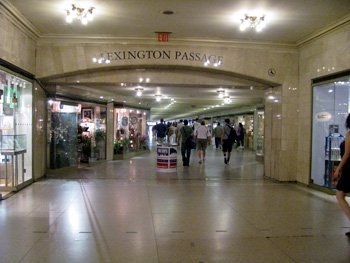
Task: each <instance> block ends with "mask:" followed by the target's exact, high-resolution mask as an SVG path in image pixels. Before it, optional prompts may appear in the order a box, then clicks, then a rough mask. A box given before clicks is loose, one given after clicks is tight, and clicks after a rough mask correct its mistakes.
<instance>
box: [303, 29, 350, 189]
mask: <svg viewBox="0 0 350 263" xmlns="http://www.w3.org/2000/svg"><path fill="white" fill-rule="evenodd" d="M299 60H300V69H301V71H300V77H299V81H300V85H299V88H300V98H299V101H300V103H299V110H300V111H299V124H300V126H299V135H300V136H299V139H298V162H297V163H298V169H297V170H298V172H297V180H298V181H299V182H302V183H305V184H308V183H309V178H310V166H311V158H310V157H311V155H310V151H311V125H312V116H311V105H312V88H311V81H312V79H314V78H317V77H321V76H326V75H329V74H332V73H336V72H340V71H344V70H348V69H350V25H349V24H348V25H344V26H342V27H340V28H338V29H337V30H334V31H332V32H329V33H327V34H326V35H324V36H322V37H319V38H317V39H315V40H312V41H310V42H308V43H306V44H304V45H302V46H301V47H300V58H299Z"/></svg>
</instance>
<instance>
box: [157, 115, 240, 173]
mask: <svg viewBox="0 0 350 263" xmlns="http://www.w3.org/2000/svg"><path fill="white" fill-rule="evenodd" d="M153 131H154V132H155V133H156V136H157V142H158V143H159V144H163V143H164V142H165V139H166V138H168V142H169V143H170V144H171V145H180V147H181V155H182V162H183V166H189V164H190V157H191V150H192V149H196V150H197V155H198V162H199V163H200V164H202V163H203V162H205V155H206V148H207V146H208V144H210V143H211V138H212V136H213V137H215V146H216V148H217V149H218V148H219V146H221V147H222V151H223V154H224V163H225V164H228V163H229V162H230V157H231V152H232V148H233V145H234V143H237V145H238V147H241V148H242V147H243V145H244V144H243V141H244V129H243V125H242V123H239V125H238V128H237V130H236V129H235V128H234V127H233V126H231V124H230V119H225V123H224V125H223V126H221V125H220V123H218V125H217V126H216V127H215V129H214V130H213V133H211V131H210V130H209V128H208V127H207V126H206V125H205V121H204V120H202V121H199V120H198V119H196V120H195V121H194V123H193V126H191V127H190V126H189V122H188V120H180V122H179V123H171V124H170V125H169V124H168V125H167V124H165V122H164V120H163V119H161V120H160V123H158V124H157V125H155V127H154V128H153Z"/></svg>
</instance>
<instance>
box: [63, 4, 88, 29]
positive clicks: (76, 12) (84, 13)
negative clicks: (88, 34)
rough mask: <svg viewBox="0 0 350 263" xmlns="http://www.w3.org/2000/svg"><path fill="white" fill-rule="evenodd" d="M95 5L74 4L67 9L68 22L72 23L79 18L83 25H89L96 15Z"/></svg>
mask: <svg viewBox="0 0 350 263" xmlns="http://www.w3.org/2000/svg"><path fill="white" fill-rule="evenodd" d="M94 10H95V7H93V6H90V7H82V6H79V5H77V4H72V5H71V6H70V7H69V8H67V9H66V10H65V11H66V22H67V23H69V24H70V23H72V22H73V21H74V20H79V21H80V22H81V24H82V25H87V24H88V22H89V21H92V20H93V18H94V16H95V11H94Z"/></svg>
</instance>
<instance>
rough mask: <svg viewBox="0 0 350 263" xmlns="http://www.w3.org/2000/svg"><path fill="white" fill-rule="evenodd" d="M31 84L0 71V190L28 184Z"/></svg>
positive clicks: (29, 175)
mask: <svg viewBox="0 0 350 263" xmlns="http://www.w3.org/2000/svg"><path fill="white" fill-rule="evenodd" d="M32 92H33V84H32V82H31V81H29V80H27V79H25V78H24V77H21V76H19V75H15V74H11V73H10V72H7V71H5V70H1V69H0V191H16V190H19V189H20V188H22V187H24V186H26V185H27V184H28V183H30V182H31V181H32V176H33V172H32V158H33V156H32V129H33V125H32V105H33V94H32Z"/></svg>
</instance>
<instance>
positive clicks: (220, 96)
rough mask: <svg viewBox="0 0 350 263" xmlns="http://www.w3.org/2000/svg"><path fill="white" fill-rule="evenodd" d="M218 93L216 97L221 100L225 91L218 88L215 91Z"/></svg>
mask: <svg viewBox="0 0 350 263" xmlns="http://www.w3.org/2000/svg"><path fill="white" fill-rule="evenodd" d="M216 92H217V93H218V97H219V98H220V99H222V98H223V97H224V96H225V90H224V89H222V88H220V89H218V90H217V91H216Z"/></svg>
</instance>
